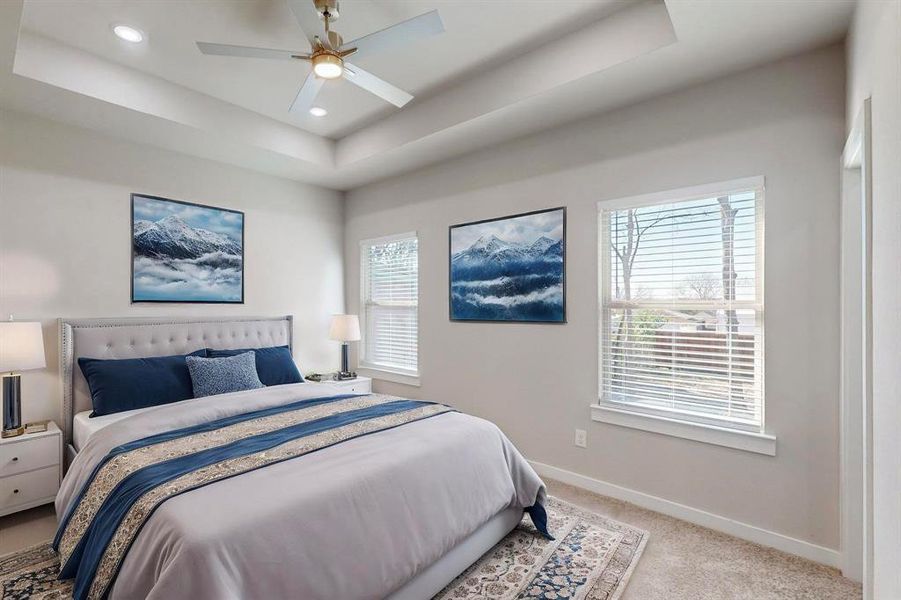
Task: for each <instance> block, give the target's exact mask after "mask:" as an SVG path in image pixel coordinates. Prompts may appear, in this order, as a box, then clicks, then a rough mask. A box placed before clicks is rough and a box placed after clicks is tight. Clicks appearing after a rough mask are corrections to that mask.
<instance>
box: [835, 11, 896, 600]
mask: <svg viewBox="0 0 901 600" xmlns="http://www.w3.org/2000/svg"><path fill="white" fill-rule="evenodd" d="M847 51H848V102H847V114H848V127H849V128H850V127H851V125H853V123H854V118H855V117H856V116H857V113H858V112H859V111H860V109H861V107H862V105H863V101H864V99H866V98H867V97H871V98H872V126H873V140H872V153H871V156H872V172H873V444H874V448H873V450H874V452H873V499H874V506H873V521H874V529H875V531H874V537H873V550H874V556H873V558H874V560H873V566H874V581H873V583H874V587H873V598H875V599H877V600H883V599H892V600H894V599H896V598H901V570H899V568H898V567H899V565H901V432H899V426H901V397H899V389H901V367H899V365H901V2H898V1H897V0H891V1H887V0H863V1H861V2H859V3H858V5H857V8H856V11H855V15H854V22H853V24H852V27H851V34H850V36H849V40H848V44H847Z"/></svg>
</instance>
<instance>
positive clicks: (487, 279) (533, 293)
mask: <svg viewBox="0 0 901 600" xmlns="http://www.w3.org/2000/svg"><path fill="white" fill-rule="evenodd" d="M451 317H452V318H454V319H461V320H467V319H470V320H490V321H562V320H563V240H553V239H551V238H549V237H546V236H540V237H538V238H537V239H535V240H533V241H531V242H528V243H517V242H509V241H505V240H503V239H501V238H499V237H497V236H496V235H493V234H492V235H485V236H482V237H480V238H479V239H478V240H476V242H475V243H473V244H472V245H471V246H469V248H467V249H465V250H463V251H461V252H457V253H456V254H454V255H453V256H452V257H451Z"/></svg>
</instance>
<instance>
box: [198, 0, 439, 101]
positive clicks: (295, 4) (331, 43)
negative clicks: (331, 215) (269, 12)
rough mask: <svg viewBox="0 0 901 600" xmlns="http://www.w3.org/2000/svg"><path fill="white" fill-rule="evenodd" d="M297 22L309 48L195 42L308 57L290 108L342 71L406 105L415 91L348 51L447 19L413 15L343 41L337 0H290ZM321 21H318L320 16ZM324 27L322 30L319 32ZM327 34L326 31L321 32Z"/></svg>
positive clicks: (250, 54) (426, 30)
mask: <svg viewBox="0 0 901 600" xmlns="http://www.w3.org/2000/svg"><path fill="white" fill-rule="evenodd" d="M287 2H288V6H289V7H290V8H291V12H292V13H293V14H294V18H295V19H296V20H297V24H298V25H299V26H300V28H301V30H302V31H303V32H304V35H305V36H306V37H307V39H308V40H309V42H310V51H309V52H302V51H293V50H272V49H269V48H254V47H250V46H233V45H231V44H211V43H208V42H197V47H198V48H199V49H200V51H201V52H203V53H204V54H211V55H219V56H240V57H245V58H269V59H281V60H304V61H309V62H310V63H312V65H313V70H312V72H310V74H309V75H308V76H307V78H306V80H305V81H304V83H303V85H302V86H301V88H300V91H299V92H297V97H296V98H294V102H292V103H291V108H290V110H291V111H293V112H300V111H305V110H308V109H309V108H310V107H312V106H313V101H314V100H315V99H316V95H317V94H318V93H319V90H320V89H321V88H322V86H323V84H324V83H325V82H326V81H327V80H329V79H337V78H339V77H343V78H344V79H346V80H347V81H349V82H350V83H353V84H354V85H357V86H359V87H361V88H363V89H364V90H366V91H367V92H370V93H372V94H375V95H376V96H378V97H379V98H382V99H383V100H386V101H388V102H390V103H391V104H394V105H395V106H397V107H402V106H404V105H405V104H406V103H407V102H409V101H410V100H412V99H413V96H412V95H410V94H408V93H407V92H405V91H404V90H402V89H400V88H398V87H395V86H393V85H391V84H390V83H388V82H387V81H383V80H382V79H379V78H378V77H376V76H375V75H373V74H372V73H369V72H368V71H364V70H363V69H361V68H360V67H358V66H356V65H354V64H351V63H349V62H347V61H346V60H345V59H346V58H347V57H348V56H351V55H354V57H363V56H368V55H370V54H375V53H376V52H381V51H383V50H387V49H390V48H393V47H395V46H400V45H402V44H404V43H408V42H414V41H417V40H419V39H423V38H426V37H429V36H432V35H436V34H439V33H442V32H444V24H443V23H442V22H441V17H440V16H439V15H438V11H437V10H433V11H431V12H427V13H425V14H422V15H419V16H418V17H413V18H412V19H408V20H406V21H403V22H401V23H397V24H396V25H392V26H391V27H388V28H386V29H382V30H381V31H376V32H375V33H370V34H369V35H364V36H363V37H361V38H358V39H355V40H353V41H352V42H348V43H344V40H343V39H342V37H341V36H340V35H339V34H338V32H336V31H332V29H331V25H332V23H333V22H334V21H335V20H337V19H338V0H312V6H311V1H310V0H287ZM320 20H321V21H322V24H321V25H320V22H319V21H320ZM320 27H321V28H322V34H320V33H317V32H318V31H319V30H320ZM323 34H324V35H323Z"/></svg>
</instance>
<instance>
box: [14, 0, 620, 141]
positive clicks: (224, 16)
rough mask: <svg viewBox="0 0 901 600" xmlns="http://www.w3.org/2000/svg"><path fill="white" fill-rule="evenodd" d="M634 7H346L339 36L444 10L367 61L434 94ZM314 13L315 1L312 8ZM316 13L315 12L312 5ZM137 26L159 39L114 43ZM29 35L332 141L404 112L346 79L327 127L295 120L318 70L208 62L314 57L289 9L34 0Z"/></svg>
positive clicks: (325, 95)
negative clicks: (204, 47) (300, 97)
mask: <svg viewBox="0 0 901 600" xmlns="http://www.w3.org/2000/svg"><path fill="white" fill-rule="evenodd" d="M626 3H627V0H552V1H541V2H536V1H525V2H523V1H521V0H476V1H472V0H467V1H463V2H449V1H447V0H445V1H441V0H379V1H372V0H344V1H343V2H341V4H340V8H341V12H340V18H339V19H338V21H337V22H336V24H335V27H334V29H335V30H336V31H338V32H339V33H341V34H342V35H343V36H344V39H345V40H346V41H350V40H353V39H356V38H358V37H361V36H363V35H366V34H367V33H371V32H373V31H377V30H379V29H382V28H384V27H388V26H390V25H393V24H395V23H398V22H400V21H403V20H406V19H409V18H411V17H414V16H417V15H420V14H422V13H425V12H428V11H430V10H433V9H439V12H440V15H441V18H442V20H443V22H444V26H445V33H444V34H441V35H438V36H435V37H433V38H431V39H427V40H424V41H421V42H418V43H415V44H411V45H410V46H409V48H408V49H407V51H392V52H387V53H384V54H378V55H375V56H370V57H366V58H363V59H361V60H360V61H359V64H360V66H361V67H363V68H364V69H366V70H368V71H370V72H371V73H374V74H377V75H378V76H379V77H381V78H383V79H385V80H386V81H388V82H390V83H393V84H394V85H396V86H398V87H400V88H402V89H404V90H407V91H408V92H410V93H411V94H413V95H414V96H418V97H422V96H425V95H428V94H429V93H431V92H433V91H434V90H435V89H439V88H441V87H443V86H446V85H448V84H449V83H450V82H452V81H454V80H456V79H459V78H461V77H465V76H466V74H467V73H472V72H473V71H476V70H478V69H479V68H480V67H484V65H486V64H493V63H496V62H498V61H502V60H504V59H505V58H508V57H510V56H512V55H514V54H515V53H516V52H517V51H518V50H521V49H525V50H529V49H531V48H532V47H534V46H536V45H540V44H544V43H547V42H548V41H550V40H552V39H554V38H556V37H557V36H560V35H564V34H565V32H566V31H567V30H571V29H578V28H581V27H584V26H585V25H586V24H587V23H589V22H591V21H596V20H598V19H599V18H602V17H603V16H605V15H606V14H609V13H611V12H613V10H615V9H616V8H618V7H619V6H622V5H624V4H626ZM311 6H312V4H311ZM311 10H312V8H311ZM114 23H125V24H128V25H131V26H133V27H137V28H138V29H140V30H142V31H143V32H146V33H147V41H146V42H145V43H141V44H139V45H134V44H129V43H127V42H123V41H121V40H119V39H118V38H116V37H115V36H113V35H112V32H111V25H112V24H114ZM22 29H23V30H24V31H25V32H28V33H35V34H39V35H41V36H45V37H48V38H51V39H53V40H57V41H59V42H62V43H64V44H67V45H69V46H72V47H74V48H78V49H81V50H84V51H87V52H90V53H92V54H96V55H98V56H102V57H104V58H106V59H107V60H110V61H113V62H116V63H119V64H122V65H125V66H128V67H132V68H134V69H137V70H140V71H143V72H145V73H150V74H152V75H156V76H158V77H162V78H163V79H166V80H168V81H171V82H173V83H177V84H180V85H183V86H185V87H188V88H191V89H193V90H196V91H199V92H202V93H204V94H208V95H210V96H213V97H215V98H220V99H222V100H225V101H226V102H230V103H232V104H236V105H238V106H241V107H243V108H246V109H249V110H252V111H255V112H257V113H260V114H262V115H266V116H268V117H271V118H273V119H277V120H279V121H283V122H285V123H290V124H292V125H296V126H298V127H301V128H303V129H305V130H307V131H310V132H312V133H316V134H318V135H323V136H326V137H330V138H337V137H343V135H345V134H347V133H349V132H350V131H352V130H354V129H358V128H359V127H361V126H363V125H365V124H367V123H370V122H372V121H373V120H375V119H378V118H380V117H384V116H386V115H390V114H391V113H393V112H395V111H397V110H398V109H397V108H395V107H393V106H391V105H390V104H388V103H386V102H384V101H383V100H380V99H378V98H376V97H375V96H373V95H371V94H369V93H367V92H365V91H363V90H361V89H360V88H358V87H356V86H354V85H351V84H349V83H347V82H345V81H342V80H338V81H333V82H328V83H327V85H325V86H324V88H323V91H322V92H321V93H320V95H319V97H318V98H317V102H316V104H317V105H319V106H322V107H324V108H326V109H327V110H328V111H329V115H328V116H327V117H326V118H316V117H313V116H311V115H309V114H294V113H290V112H289V111H288V106H289V105H290V104H291V101H292V100H293V99H294V96H295V95H296V94H297V90H298V89H299V87H300V84H301V83H302V82H303V80H304V78H305V77H306V76H307V73H309V70H310V67H309V64H308V63H304V62H300V61H274V60H272V61H271V60H260V59H247V58H233V57H220V56H204V55H202V54H201V53H200V51H199V50H197V47H196V46H195V45H194V43H195V42H196V41H206V42H217V43H227V44H238V45H243V46H260V47H264V48H283V49H288V50H298V51H300V52H302V53H306V52H308V51H309V44H308V43H307V41H306V38H305V37H304V35H303V33H302V32H301V30H300V28H299V27H298V26H297V24H296V22H295V20H294V17H293V16H292V14H291V11H290V10H289V8H288V6H287V4H286V3H285V1H284V0H243V1H240V2H235V1H234V0H204V1H202V2H197V1H190V0H180V1H178V0H176V1H171V0H167V1H155V2H146V1H145V2H137V1H135V0H130V1H129V0H28V1H26V2H25V9H24V11H23V15H22Z"/></svg>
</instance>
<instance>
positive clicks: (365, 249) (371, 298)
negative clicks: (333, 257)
mask: <svg viewBox="0 0 901 600" xmlns="http://www.w3.org/2000/svg"><path fill="white" fill-rule="evenodd" d="M360 260H361V265H360V267H361V268H360V271H361V274H362V282H361V286H360V287H361V294H362V298H361V306H362V307H363V310H362V312H363V314H362V318H363V327H362V329H363V343H362V356H361V361H360V366H361V367H363V368H369V369H374V370H378V371H383V372H388V373H394V374H397V375H401V376H407V377H418V375H419V317H418V312H419V252H418V241H417V239H416V234H415V233H408V234H403V235H396V236H391V237H386V238H380V239H376V240H365V241H363V242H361V243H360ZM403 382H404V383H410V382H409V381H403Z"/></svg>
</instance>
